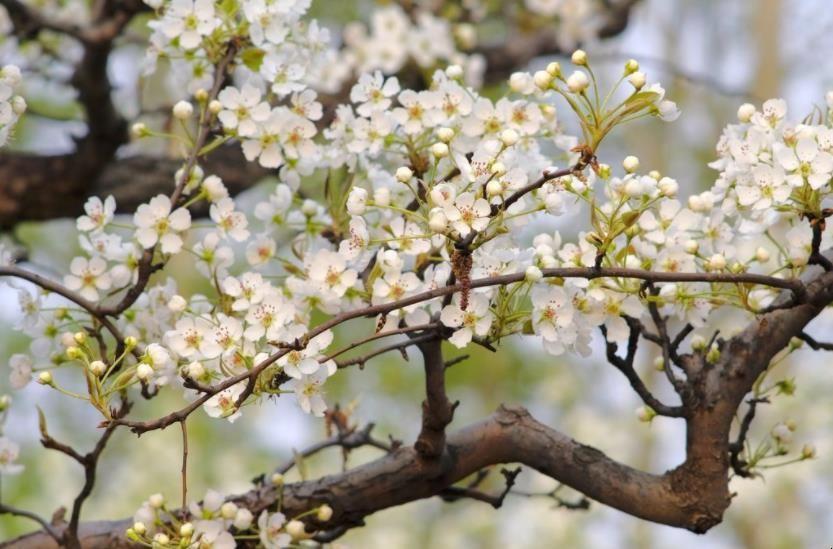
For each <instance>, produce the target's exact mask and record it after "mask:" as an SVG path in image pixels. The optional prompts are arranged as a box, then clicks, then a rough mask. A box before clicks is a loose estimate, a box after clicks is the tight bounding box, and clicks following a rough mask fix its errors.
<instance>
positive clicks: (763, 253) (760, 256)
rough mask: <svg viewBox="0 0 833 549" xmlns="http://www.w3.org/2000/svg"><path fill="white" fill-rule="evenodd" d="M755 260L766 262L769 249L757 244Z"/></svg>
mask: <svg viewBox="0 0 833 549" xmlns="http://www.w3.org/2000/svg"><path fill="white" fill-rule="evenodd" d="M755 260H756V261H760V262H761V263H766V262H767V261H769V250H767V249H766V248H764V247H762V246H759V247H758V249H757V250H755Z"/></svg>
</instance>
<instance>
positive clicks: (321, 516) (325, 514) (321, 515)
mask: <svg viewBox="0 0 833 549" xmlns="http://www.w3.org/2000/svg"><path fill="white" fill-rule="evenodd" d="M316 518H317V519H318V520H320V521H321V522H327V521H328V520H330V519H331V518H333V508H332V507H330V506H329V505H327V504H326V503H325V504H324V505H322V506H321V507H319V508H318V513H316Z"/></svg>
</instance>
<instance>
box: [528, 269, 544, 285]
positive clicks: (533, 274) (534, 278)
mask: <svg viewBox="0 0 833 549" xmlns="http://www.w3.org/2000/svg"><path fill="white" fill-rule="evenodd" d="M524 278H525V279H526V280H527V282H538V281H539V280H541V279H542V278H544V273H542V272H541V269H539V268H538V267H536V266H535V265H530V266H529V267H527V268H526V271H524Z"/></svg>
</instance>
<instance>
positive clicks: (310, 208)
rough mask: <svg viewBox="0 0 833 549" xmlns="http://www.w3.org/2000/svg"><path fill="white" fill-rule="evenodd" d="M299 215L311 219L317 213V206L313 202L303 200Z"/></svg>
mask: <svg viewBox="0 0 833 549" xmlns="http://www.w3.org/2000/svg"><path fill="white" fill-rule="evenodd" d="M301 213H302V214H304V215H305V216H307V217H312V216H314V215H315V214H317V213H318V204H316V203H315V200H310V199H307V200H304V201H303V202H302V203H301Z"/></svg>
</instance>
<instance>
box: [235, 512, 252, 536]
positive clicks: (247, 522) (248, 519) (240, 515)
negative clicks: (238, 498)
mask: <svg viewBox="0 0 833 549" xmlns="http://www.w3.org/2000/svg"><path fill="white" fill-rule="evenodd" d="M253 519H254V517H253V516H252V512H251V511H249V510H248V509H246V508H242V507H241V508H240V509H238V510H237V514H236V515H234V523H233V524H234V527H235V528H237V529H238V530H248V529H249V527H250V526H251V525H252V520H253Z"/></svg>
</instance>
